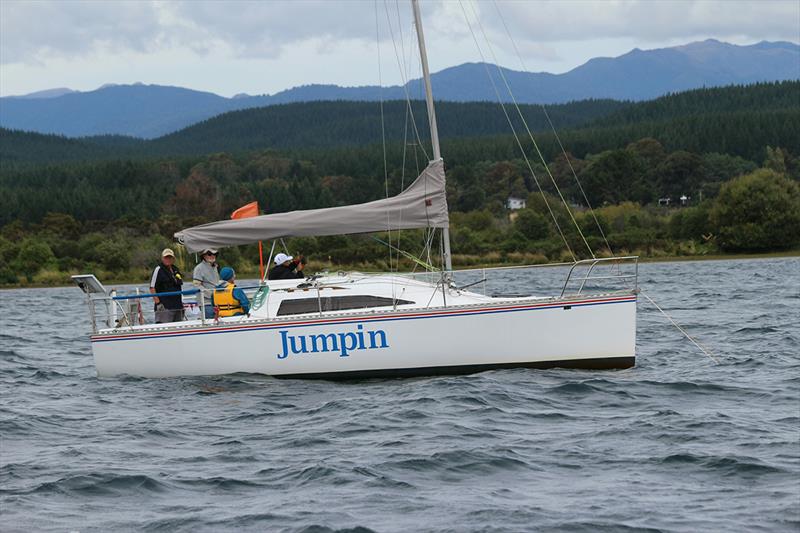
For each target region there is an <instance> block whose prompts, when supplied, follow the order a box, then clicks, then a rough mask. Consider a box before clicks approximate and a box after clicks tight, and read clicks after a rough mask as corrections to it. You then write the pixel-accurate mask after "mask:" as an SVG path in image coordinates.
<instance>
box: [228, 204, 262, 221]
mask: <svg viewBox="0 0 800 533" xmlns="http://www.w3.org/2000/svg"><path fill="white" fill-rule="evenodd" d="M257 216H258V202H250V203H249V204H247V205H243V206H242V207H240V208H239V209H237V210H236V211H234V212H233V213H231V218H233V219H236V218H250V217H257Z"/></svg>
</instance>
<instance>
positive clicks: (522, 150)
mask: <svg viewBox="0 0 800 533" xmlns="http://www.w3.org/2000/svg"><path fill="white" fill-rule="evenodd" d="M458 3H459V5H460V6H461V12H462V13H464V20H465V21H466V23H467V27H468V28H469V31H470V33H471V34H472V40H473V41H474V42H475V48H477V50H478V54H479V55H480V56H481V61H482V62H483V67H484V69H485V70H486V75H487V76H488V78H489V82H490V83H491V84H492V88H493V89H494V94H495V96H496V97H497V103H498V104H500V109H502V110H503V115H505V117H506V121H507V122H508V126H509V127H510V128H511V133H512V134H513V135H514V140H515V141H516V142H517V146H518V147H519V150H520V153H521V154H522V158H523V159H524V160H525V164H526V165H527V166H528V170H529V171H530V173H531V176H533V181H534V183H536V188H537V189H539V193H540V194H541V195H542V200H544V205H545V206H546V207H547V211H548V212H549V213H550V217H551V218H552V219H553V224H555V226H556V229H557V230H558V234H559V235H561V240H563V241H564V246H566V247H567V251H568V252H569V254H570V255H571V256H572V260H573V261H574V262H577V260H578V259H577V257H575V253H574V252H573V251H572V248H571V247H570V245H569V242H568V241H567V237H566V236H565V235H564V231H563V230H562V229H561V225H560V224H559V223H558V219H557V218H556V215H555V213H554V212H553V209H552V208H551V207H550V202H548V201H547V196H546V195H545V194H544V189H542V185H541V184H540V183H539V178H537V177H536V173H535V172H534V171H533V166H531V162H530V160H529V159H528V155H527V154H526V153H525V148H524V147H523V146H522V141H520V140H519V135H517V130H516V129H515V128H514V123H513V122H512V121H511V117H510V116H509V114H508V111H506V106H505V105H504V104H503V100H502V98H500V91H498V90H497V85H496V84H495V82H494V78H492V74H491V73H490V72H489V67H488V65H487V64H486V58H485V57H484V55H483V50H481V47H480V44H478V38H477V37H476V36H475V32H474V31H473V30H472V24H470V22H469V16H468V15H467V11H466V9H464V4H463V3H462V1H461V0H458Z"/></svg>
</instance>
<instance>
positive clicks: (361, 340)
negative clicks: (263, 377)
mask: <svg viewBox="0 0 800 533" xmlns="http://www.w3.org/2000/svg"><path fill="white" fill-rule="evenodd" d="M278 333H280V334H281V346H282V348H283V352H282V353H279V354H277V356H278V359H286V358H287V357H289V355H290V354H292V355H294V354H302V353H325V352H339V357H347V356H349V355H350V352H351V351H352V350H375V349H380V348H388V347H389V343H388V342H387V340H386V332H385V331H383V330H382V329H379V330H376V331H364V326H362V325H361V324H359V325H358V327H357V328H356V331H354V332H347V333H321V334H319V335H289V332H288V331H285V330H280V331H279V332H278ZM365 333H366V336H365Z"/></svg>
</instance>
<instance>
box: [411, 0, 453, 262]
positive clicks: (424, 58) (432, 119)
mask: <svg viewBox="0 0 800 533" xmlns="http://www.w3.org/2000/svg"><path fill="white" fill-rule="evenodd" d="M411 7H412V8H413V11H414V25H415V26H416V28H417V41H418V42H419V57H420V60H421V62H422V77H423V79H424V80H425V101H426V102H427V104H428V123H429V125H430V129H431V144H432V145H433V159H434V161H436V160H438V159H441V158H442V152H441V150H440V149H439V130H438V129H437V127H436V110H435V109H434V107H433V91H432V90H431V74H430V72H429V71H428V54H427V52H426V51H425V35H424V34H423V32H422V16H421V15H420V12H419V1H418V0H411ZM442 240H443V243H444V250H443V254H444V264H445V270H447V271H451V270H453V262H452V259H451V258H450V230H449V229H448V228H443V229H442Z"/></svg>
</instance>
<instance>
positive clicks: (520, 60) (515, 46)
mask: <svg viewBox="0 0 800 533" xmlns="http://www.w3.org/2000/svg"><path fill="white" fill-rule="evenodd" d="M492 3H493V4H494V8H495V10H496V11H497V14H498V16H499V17H500V21H501V22H502V23H503V28H504V29H505V30H506V35H508V39H509V40H510V41H511V45H512V46H513V47H514V52H515V53H516V54H517V59H519V64H520V66H521V67H522V71H523V72H530V71H529V70H528V67H527V66H526V65H525V61H524V60H523V59H522V54H521V53H520V51H519V48H518V47H517V42H516V41H515V40H514V37H513V36H512V35H511V31H510V30H509V29H508V25H507V24H506V19H505V17H503V13H502V12H501V11H500V6H499V5H498V4H497V0H492ZM539 105H540V107H541V108H542V112H543V113H544V116H545V118H547V123H548V124H549V125H550V130H551V131H552V132H553V135H554V136H555V139H556V142H557V143H558V147H559V148H560V149H561V153H562V154H564V159H565V160H566V161H567V165H568V166H569V170H570V172H572V176H573V177H574V178H575V183H577V184H578V189H580V191H581V195H582V196H583V200H584V201H585V202H586V207H588V208H589V213H590V214H591V215H592V218H593V219H594V223H595V224H596V225H597V229H598V230H599V231H600V235H602V237H603V241H604V242H605V243H606V247H607V248H608V251H609V253H611V255H612V256H613V255H614V250H613V249H612V248H611V244H610V243H609V242H608V238H607V237H606V233H605V231H603V226H602V225H601V224H600V221H599V220H598V219H597V215H595V212H594V209H593V208H592V204H591V203H590V202H589V198H588V197H587V196H586V191H584V190H583V185H582V184H581V182H580V180H579V179H578V174H577V173H576V172H575V168H574V167H573V166H572V161H570V158H569V155H567V151H566V149H565V148H564V145H563V144H562V143H561V137H560V136H559V135H558V132H557V131H556V128H555V126H554V125H553V121H552V120H551V119H550V113H548V112H547V107H546V106H545V105H544V104H539Z"/></svg>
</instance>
